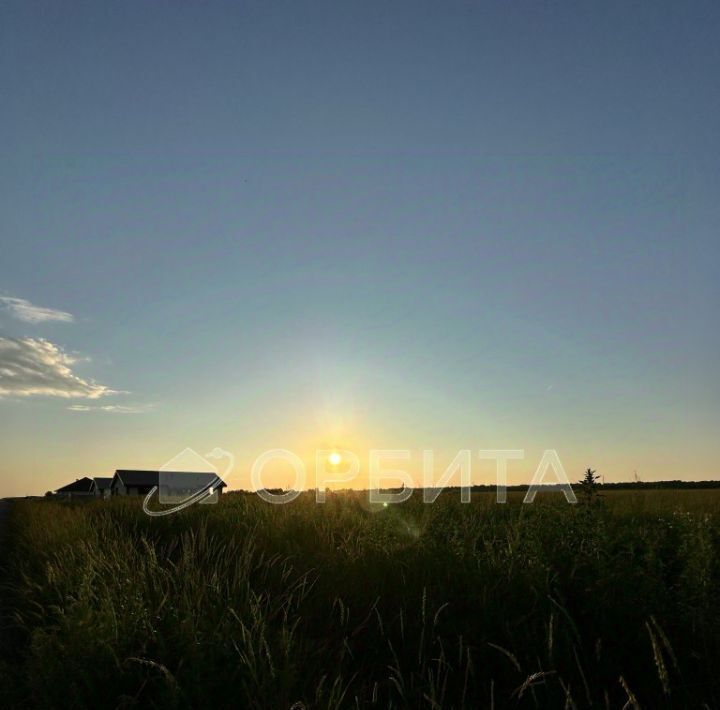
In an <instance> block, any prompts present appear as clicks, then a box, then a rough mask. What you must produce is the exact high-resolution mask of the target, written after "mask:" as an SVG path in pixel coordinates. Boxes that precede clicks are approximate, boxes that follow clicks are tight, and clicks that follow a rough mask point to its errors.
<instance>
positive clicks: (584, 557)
mask: <svg viewBox="0 0 720 710" xmlns="http://www.w3.org/2000/svg"><path fill="white" fill-rule="evenodd" d="M520 499H521V497H520V495H519V494H510V501H509V503H508V504H507V505H497V504H495V503H494V497H493V495H492V494H477V495H475V496H474V497H473V501H472V503H470V504H468V505H462V504H460V501H459V494H456V493H450V492H446V493H444V494H443V495H442V496H441V497H440V499H439V500H438V501H437V502H436V503H435V504H433V505H424V504H422V502H421V500H420V498H419V497H417V496H416V497H414V498H413V499H411V500H410V501H408V502H407V503H405V504H402V505H399V506H390V507H387V508H380V509H372V508H371V507H370V506H369V505H368V504H367V503H366V502H365V499H364V497H363V495H362V494H335V495H331V496H330V497H329V499H328V502H327V503H326V504H325V505H317V504H315V502H314V499H313V498H312V497H311V496H310V495H309V494H308V495H305V494H304V495H302V496H301V497H300V498H299V499H298V500H296V501H295V502H294V503H292V504H290V505H285V506H273V505H268V504H267V503H264V502H263V501H261V500H259V499H258V498H257V497H255V496H250V495H244V494H229V495H226V496H224V497H223V500H222V501H221V502H220V503H219V504H218V505H216V506H195V507H193V508H190V509H188V510H186V511H183V512H182V513H180V514H178V515H173V516H169V517H167V518H159V519H150V518H148V517H147V516H146V515H144V514H143V512H142V510H141V508H140V506H139V505H138V501H131V500H113V501H110V502H93V503H86V504H68V503H60V502H50V501H36V502H18V503H16V504H15V505H14V506H13V508H12V510H11V513H10V516H9V518H10V519H9V520H8V530H7V532H8V540H7V545H6V547H5V549H4V551H3V554H4V559H3V565H4V568H5V569H4V575H3V582H4V583H3V588H2V605H3V613H4V621H3V626H4V632H3V636H2V661H1V665H0V685H1V687H2V690H1V691H0V693H2V694H4V695H5V696H6V697H4V698H2V697H0V705H2V704H4V705H5V706H8V705H9V706H11V707H37V708H48V707H72V708H104V707H108V708H116V707H161V708H165V707H172V708H174V707H177V708H185V707H214V708H225V707H233V708H294V709H295V710H299V709H300V708H345V707H348V708H352V707H377V708H405V707H411V708H461V707H488V708H492V707H495V708H504V707H522V708H556V707H557V708H563V707H568V708H573V707H577V708H587V707H600V708H604V707H609V708H618V707H642V708H669V707H692V708H699V707H708V708H715V707H720V681H719V679H720V607H719V605H718V601H719V599H718V596H719V593H720V557H719V552H720V491H718V490H715V491H703V490H695V491H622V492H620V491H612V492H609V493H608V494H607V495H606V496H605V498H604V499H603V501H602V502H601V503H600V504H598V505H593V506H584V505H578V506H570V505H568V504H566V503H565V501H564V498H563V497H562V496H561V495H560V494H547V495H544V496H543V495H541V496H539V497H538V500H537V501H536V503H535V504H534V505H530V506H525V505H522V504H521V503H520Z"/></svg>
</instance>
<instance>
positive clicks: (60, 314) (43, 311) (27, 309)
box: [0, 296, 74, 323]
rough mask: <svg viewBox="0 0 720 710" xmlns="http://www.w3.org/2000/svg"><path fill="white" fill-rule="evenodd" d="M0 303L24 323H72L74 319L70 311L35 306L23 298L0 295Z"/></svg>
mask: <svg viewBox="0 0 720 710" xmlns="http://www.w3.org/2000/svg"><path fill="white" fill-rule="evenodd" d="M0 304H2V305H3V306H4V307H5V309H6V310H8V311H9V312H10V314H11V315H12V316H14V317H15V318H17V319H18V320H21V321H24V322H25V323H44V322H46V321H61V322H63V323H72V321H73V320H74V318H73V316H72V314H71V313H66V312H65V311H58V310H55V309H54V308H43V307H42V306H36V305H35V304H34V303H30V301H26V300H25V299H24V298H12V297H11V296H0Z"/></svg>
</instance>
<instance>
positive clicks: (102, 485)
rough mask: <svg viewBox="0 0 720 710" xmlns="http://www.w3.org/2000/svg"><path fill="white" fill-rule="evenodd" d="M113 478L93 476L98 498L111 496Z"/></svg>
mask: <svg viewBox="0 0 720 710" xmlns="http://www.w3.org/2000/svg"><path fill="white" fill-rule="evenodd" d="M112 480H113V479H112V478H99V477H97V476H96V477H95V478H93V481H94V482H95V488H94V493H95V497H96V498H109V497H110V485H111V484H112Z"/></svg>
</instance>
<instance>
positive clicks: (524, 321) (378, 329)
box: [0, 0, 720, 495]
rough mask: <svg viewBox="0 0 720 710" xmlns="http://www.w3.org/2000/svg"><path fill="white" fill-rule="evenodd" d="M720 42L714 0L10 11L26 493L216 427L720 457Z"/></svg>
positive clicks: (14, 274)
mask: <svg viewBox="0 0 720 710" xmlns="http://www.w3.org/2000/svg"><path fill="white" fill-rule="evenodd" d="M718 36H720V10H719V9H718V6H717V4H716V3H711V2H706V3H699V2H687V3H669V2H646V3H627V2H606V3H586V2H577V3H570V2H565V3H539V2H513V3H500V2H482V3H481V2H462V3H460V2H439V1H437V2H419V1H418V0H413V1H411V2H368V1H364V2H338V1H337V0H335V1H333V2H319V1H317V0H313V1H312V2H309V1H308V2H305V1H298V0H295V1H293V2H268V1H263V2H207V3H196V2H192V3H190V2H127V1H123V2H72V3H57V2H33V1H28V0H22V1H21V2H15V1H9V2H4V3H2V6H0V135H1V136H2V142H1V143H0V239H1V240H2V242H1V247H2V249H1V252H0V253H1V258H0V297H3V298H4V299H5V300H4V301H3V303H4V307H3V308H2V309H0V337H1V338H3V339H4V340H3V341H1V342H5V345H6V347H5V349H4V350H0V421H1V422H2V427H1V428H0V495H2V494H21V493H38V492H40V493H42V492H43V491H44V490H46V489H48V488H55V487H57V486H58V485H61V484H62V483H64V482H66V479H72V478H74V477H75V476H78V475H85V474H93V475H102V474H106V475H107V474H108V473H109V472H111V471H112V470H114V469H115V468H120V467H125V468H132V467H154V466H159V465H161V464H162V463H163V462H164V461H165V460H167V458H169V457H170V456H172V455H173V454H174V453H176V451H178V450H180V449H182V448H184V447H185V446H191V447H193V448H195V449H197V450H198V451H206V450H208V449H209V448H211V447H213V446H222V447H224V448H226V449H228V450H231V451H233V452H235V453H236V454H237V456H238V458H239V461H240V462H241V465H244V463H246V462H247V461H249V460H251V459H252V458H253V456H254V455H257V454H258V453H259V452H260V451H262V450H263V449H264V448H268V447H276V446H278V447H284V448H290V449H299V450H302V451H309V450H310V449H311V448H313V447H314V446H315V445H316V444H318V443H322V444H327V445H332V446H340V445H346V446H347V447H348V448H354V447H357V448H358V449H361V448H362V447H368V446H378V447H388V448H401V447H406V446H407V447H409V448H412V449H414V450H417V451H419V450H420V449H422V448H435V449H437V450H439V451H445V452H453V451H454V450H456V449H457V448H461V447H462V448H471V449H478V448H524V449H525V450H526V451H527V454H528V463H527V466H526V467H525V468H523V467H522V466H521V465H519V464H518V466H517V468H516V469H513V471H514V473H513V474H512V476H511V479H513V482H518V481H521V480H526V479H527V477H528V475H529V473H531V472H532V470H533V469H534V466H535V465H536V463H537V461H538V460H539V455H540V452H541V451H542V450H543V449H546V448H555V449H557V450H558V452H559V454H560V456H561V458H562V459H563V461H564V462H565V463H566V466H567V468H568V469H569V470H570V471H572V472H573V474H575V473H577V474H578V475H579V473H580V469H581V468H584V467H585V466H587V465H592V466H593V467H595V468H597V469H598V470H599V471H600V473H604V474H605V475H606V477H607V479H608V480H627V479H629V478H630V477H631V476H632V472H633V470H637V471H638V473H639V475H640V476H641V478H646V479H652V478H675V477H678V478H703V477H717V475H718V473H719V470H718V454H720V445H718V443H717V440H718V437H717V428H718V421H720V417H719V415H720V385H719V383H720V376H719V375H720V358H719V356H720V327H719V325H720V323H718V320H719V319H718V306H720V285H719V283H720V280H719V279H718V268H719V267H720V236H719V234H718V225H719V224H720V219H719V217H720V206H719V205H720V194H718V185H719V184H720V135H719V134H720V132H719V131H718V117H719V116H720V42H718ZM13 299H22V300H23V302H24V301H27V302H28V304H30V305H28V304H25V310H24V311H23V310H22V308H21V306H22V303H21V302H20V301H18V300H13ZM31 306H38V307H43V308H46V309H52V310H53V311H60V312H62V313H64V314H70V316H71V317H72V318H71V319H70V316H68V317H63V316H59V315H57V314H55V315H53V314H52V313H51V314H50V315H46V316H45V317H42V316H41V317H38V316H37V314H36V315H35V316H33V315H32V312H31V311H29V310H28V309H30V308H31ZM28 313H30V315H28ZM40 339H44V341H46V346H47V347H50V348H52V350H51V352H50V353H49V354H48V350H47V347H45V346H39V345H38V342H40ZM43 347H44V349H43ZM3 353H4V354H3ZM38 353H39V354H38ZM3 358H5V361H3ZM22 358H24V359H22ZM71 359H72V360H73V361H72V362H70V360H71ZM22 368H25V369H22ZM43 368H46V369H49V372H46V371H45V370H43ZM63 368H66V369H67V368H69V370H71V373H70V374H68V372H67V371H66V370H65V369H63ZM21 369H22V373H24V374H23V375H22V377H21V376H20V375H19V374H18V373H19V372H20V370H21ZM74 377H75V378H79V381H80V382H81V383H83V384H79V383H78V382H77V381H76V380H74V379H72V378H74ZM33 378H36V379H38V380H41V381H43V382H44V383H45V385H44V386H43V387H34V385H33V382H34V380H33ZM48 382H49V383H51V384H49V385H48V384H47V383H48ZM102 387H107V388H108V389H109V390H113V391H114V392H116V393H111V392H107V393H104V392H103V391H102ZM2 392H4V394H2ZM71 408H72V409H71ZM80 409H82V411H78V410H80ZM360 453H361V454H362V452H360ZM488 471H490V469H488ZM513 477H514V478H513ZM247 478H248V477H247V475H246V472H245V470H244V469H242V468H240V469H239V470H238V473H237V478H236V480H235V481H233V483H235V484H236V485H237V486H244V485H247V483H248V481H247V480H246V479H247Z"/></svg>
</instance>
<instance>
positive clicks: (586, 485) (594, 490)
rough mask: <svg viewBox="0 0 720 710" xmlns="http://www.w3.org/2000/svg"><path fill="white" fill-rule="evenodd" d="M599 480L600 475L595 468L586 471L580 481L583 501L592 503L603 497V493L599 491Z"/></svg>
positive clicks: (588, 503)
mask: <svg viewBox="0 0 720 710" xmlns="http://www.w3.org/2000/svg"><path fill="white" fill-rule="evenodd" d="M599 481H600V476H598V475H597V473H596V472H595V471H593V469H591V468H588V469H587V470H586V471H585V475H584V476H583V478H582V480H581V481H579V484H580V495H581V496H582V500H583V503H586V504H587V505H590V504H591V503H595V502H596V501H597V500H598V499H600V498H601V495H600V493H599V492H598V487H599V485H600V483H599Z"/></svg>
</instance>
